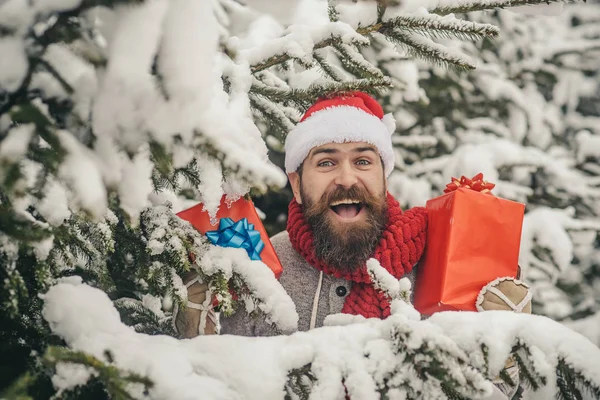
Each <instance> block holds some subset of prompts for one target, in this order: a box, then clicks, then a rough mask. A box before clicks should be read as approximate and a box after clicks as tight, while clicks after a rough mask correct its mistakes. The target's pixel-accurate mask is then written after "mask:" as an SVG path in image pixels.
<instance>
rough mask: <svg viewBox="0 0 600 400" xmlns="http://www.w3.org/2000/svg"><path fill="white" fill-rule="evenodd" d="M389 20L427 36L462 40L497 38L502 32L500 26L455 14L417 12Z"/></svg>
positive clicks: (401, 27)
mask: <svg viewBox="0 0 600 400" xmlns="http://www.w3.org/2000/svg"><path fill="white" fill-rule="evenodd" d="M389 22H390V23H391V24H392V25H393V26H396V27H398V28H400V29H404V30H407V31H412V32H415V33H419V34H422V35H425V36H431V37H441V38H453V37H457V38H459V39H462V40H481V39H483V38H486V37H489V38H495V37H497V36H498V34H499V33H500V30H499V29H498V27H496V26H494V25H491V24H481V23H478V22H474V21H464V20H460V19H458V18H455V17H454V16H453V15H446V16H443V17H442V16H439V15H435V14H423V15H420V14H417V15H407V16H398V17H395V18H391V19H390V20H389Z"/></svg>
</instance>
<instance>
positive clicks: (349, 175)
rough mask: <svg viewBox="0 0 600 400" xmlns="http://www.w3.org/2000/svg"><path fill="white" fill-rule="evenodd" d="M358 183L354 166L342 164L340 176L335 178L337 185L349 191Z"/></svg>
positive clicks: (339, 171) (339, 170) (339, 169)
mask: <svg viewBox="0 0 600 400" xmlns="http://www.w3.org/2000/svg"><path fill="white" fill-rule="evenodd" d="M356 183H358V178H357V176H356V173H355V171H354V169H353V168H352V165H351V164H350V163H347V162H346V163H342V164H340V166H339V168H338V174H337V176H336V177H335V184H336V185H339V186H343V187H345V188H346V189H349V188H351V187H352V186H354V185H355V184H356Z"/></svg>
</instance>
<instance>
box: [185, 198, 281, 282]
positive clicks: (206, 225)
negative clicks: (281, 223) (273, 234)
mask: <svg viewBox="0 0 600 400" xmlns="http://www.w3.org/2000/svg"><path fill="white" fill-rule="evenodd" d="M203 208H204V205H203V204H202V203H200V204H197V205H195V206H194V207H191V208H188V209H187V210H184V211H181V212H179V213H178V214H177V216H178V217H180V218H181V219H184V220H186V221H189V222H190V223H191V224H192V226H193V227H194V228H196V229H198V230H199V231H200V232H202V233H206V232H208V231H214V230H217V229H218V228H219V220H220V219H221V218H231V219H233V220H234V221H236V222H237V221H239V220H240V219H242V218H247V219H248V222H249V223H251V224H254V229H255V230H257V231H259V232H260V238H261V240H262V241H263V243H264V245H265V247H264V249H263V250H262V251H261V253H260V258H261V260H262V262H264V263H265V264H266V265H267V266H268V267H269V268H270V269H271V271H273V273H274V274H275V277H276V278H277V279H279V277H280V276H281V273H282V272H283V267H282V266H281V262H280V261H279V258H278V257H277V254H276V253H275V249H274V248H273V245H272V244H271V240H270V239H269V235H268V234H267V231H266V230H265V227H264V226H263V224H262V221H261V220H260V217H259V216H258V214H257V213H256V209H255V208H254V203H252V200H250V199H249V198H248V199H247V198H245V197H242V198H240V199H239V200H237V201H235V202H233V203H231V206H230V207H228V206H227V202H226V197H225V196H223V197H222V198H221V204H220V206H219V211H218V212H217V215H216V217H217V220H216V221H213V222H215V224H211V221H210V217H209V215H208V212H207V211H203Z"/></svg>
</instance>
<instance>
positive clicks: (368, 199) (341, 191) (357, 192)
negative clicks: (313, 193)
mask: <svg viewBox="0 0 600 400" xmlns="http://www.w3.org/2000/svg"><path fill="white" fill-rule="evenodd" d="M343 200H355V201H358V202H360V203H362V204H363V205H364V206H367V207H369V206H371V207H372V206H373V205H374V204H376V203H377V200H378V199H377V198H376V197H375V196H373V195H371V194H370V193H369V192H368V191H367V190H365V189H361V188H359V187H358V186H356V185H353V186H351V187H350V188H345V187H343V186H337V187H336V188H335V189H333V190H331V191H329V192H325V193H323V196H321V202H322V203H324V204H326V205H327V206H329V204H331V203H333V202H336V201H343Z"/></svg>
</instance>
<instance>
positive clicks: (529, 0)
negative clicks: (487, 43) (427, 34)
mask: <svg viewBox="0 0 600 400" xmlns="http://www.w3.org/2000/svg"><path fill="white" fill-rule="evenodd" d="M574 1H577V0H574ZM569 2H573V1H572V0H410V1H409V2H407V3H403V4H402V6H401V7H402V8H403V9H407V10H414V9H417V8H420V7H424V8H426V9H427V10H428V11H430V12H432V13H434V14H439V15H446V14H462V13H467V12H473V11H485V10H493V9H495V8H508V7H517V6H528V5H537V4H548V3H569Z"/></svg>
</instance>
